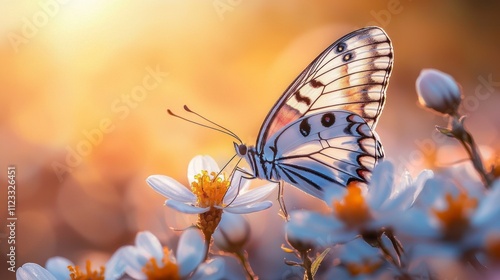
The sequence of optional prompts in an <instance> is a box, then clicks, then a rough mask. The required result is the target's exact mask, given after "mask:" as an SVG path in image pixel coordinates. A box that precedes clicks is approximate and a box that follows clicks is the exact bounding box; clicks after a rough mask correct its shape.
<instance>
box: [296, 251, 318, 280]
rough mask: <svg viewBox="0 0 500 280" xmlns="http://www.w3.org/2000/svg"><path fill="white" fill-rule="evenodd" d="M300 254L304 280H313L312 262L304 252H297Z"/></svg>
mask: <svg viewBox="0 0 500 280" xmlns="http://www.w3.org/2000/svg"><path fill="white" fill-rule="evenodd" d="M299 252H300V258H301V259H302V267H304V269H305V270H306V271H305V275H304V280H313V279H314V277H313V273H312V261H311V259H310V258H309V255H308V254H307V251H306V250H303V251H299Z"/></svg>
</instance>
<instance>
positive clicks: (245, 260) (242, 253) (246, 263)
mask: <svg viewBox="0 0 500 280" xmlns="http://www.w3.org/2000/svg"><path fill="white" fill-rule="evenodd" d="M235 254H236V256H237V257H238V259H239V260H240V262H241V264H242V265H243V268H244V269H245V272H246V273H247V276H248V278H249V279H251V280H257V279H259V277H257V275H255V273H254V272H253V270H252V267H251V266H250V262H249V261H248V254H247V252H246V251H244V250H243V251H239V252H237V253H235Z"/></svg>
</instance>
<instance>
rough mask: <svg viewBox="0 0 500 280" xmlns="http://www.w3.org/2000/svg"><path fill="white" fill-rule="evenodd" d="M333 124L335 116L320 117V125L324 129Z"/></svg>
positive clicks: (328, 114)
mask: <svg viewBox="0 0 500 280" xmlns="http://www.w3.org/2000/svg"><path fill="white" fill-rule="evenodd" d="M334 123H335V115H334V114H332V113H326V114H324V115H323V116H321V124H322V125H323V126H324V127H330V126H332V125H333V124H334Z"/></svg>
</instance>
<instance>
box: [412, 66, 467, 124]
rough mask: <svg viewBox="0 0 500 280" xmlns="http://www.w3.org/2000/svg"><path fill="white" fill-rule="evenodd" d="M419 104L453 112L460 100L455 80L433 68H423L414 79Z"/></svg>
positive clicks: (444, 111)
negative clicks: (415, 79)
mask: <svg viewBox="0 0 500 280" xmlns="http://www.w3.org/2000/svg"><path fill="white" fill-rule="evenodd" d="M416 88H417V94H418V99H419V101H420V104H422V105H424V106H426V107H428V108H430V109H433V110H436V111H438V112H440V113H443V114H454V113H456V111H457V109H458V105H460V102H461V100H462V94H461V90H460V87H459V86H458V84H457V82H456V81H455V80H454V79H453V77H451V76H450V75H448V74H446V73H443V72H441V71H438V70H435V69H423V70H422V71H421V72H420V75H419V76H418V78H417V81H416Z"/></svg>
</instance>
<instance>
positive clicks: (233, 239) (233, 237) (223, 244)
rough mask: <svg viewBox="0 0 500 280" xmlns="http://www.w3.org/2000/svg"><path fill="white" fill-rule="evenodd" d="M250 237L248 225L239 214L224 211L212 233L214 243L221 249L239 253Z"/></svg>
mask: <svg viewBox="0 0 500 280" xmlns="http://www.w3.org/2000/svg"><path fill="white" fill-rule="evenodd" d="M249 238H250V225H249V224H248V222H247V221H246V220H245V218H244V217H243V216H241V215H239V214H232V213H226V214H224V216H222V220H221V222H220V224H219V227H217V230H216V231H215V233H214V243H215V245H217V247H219V248H220V249H221V250H223V251H225V252H229V253H239V252H241V251H242V250H243V246H245V244H246V242H247V241H248V239H249Z"/></svg>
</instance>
